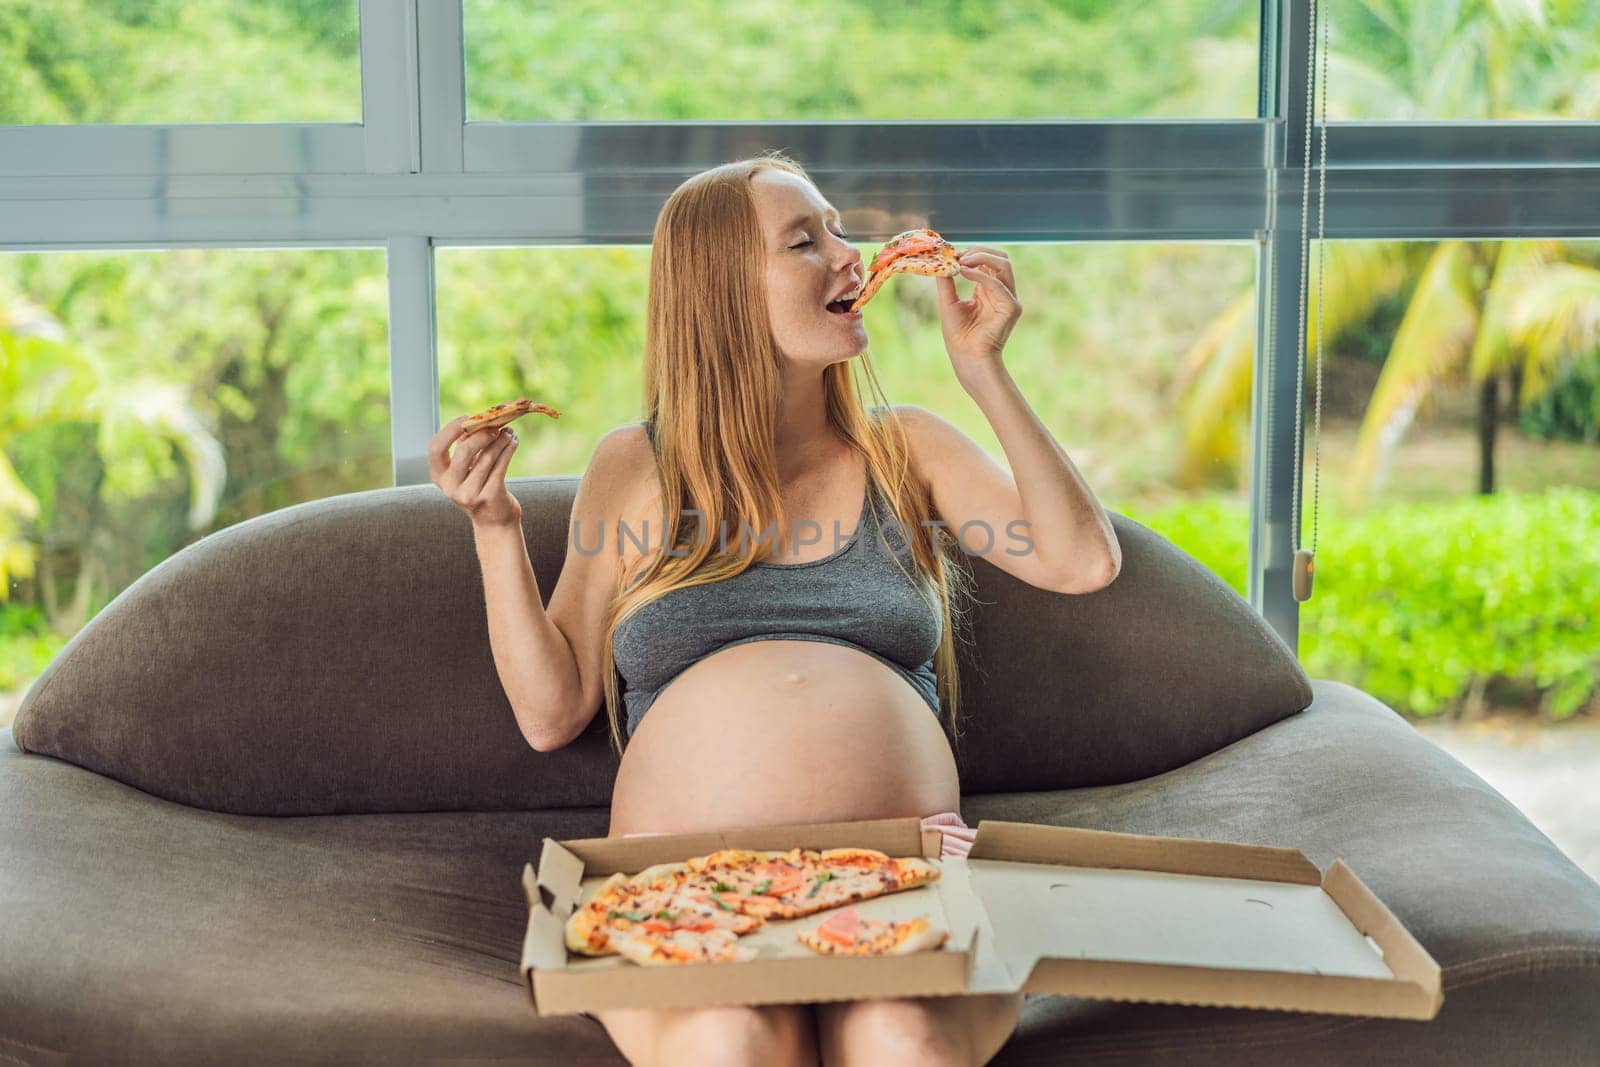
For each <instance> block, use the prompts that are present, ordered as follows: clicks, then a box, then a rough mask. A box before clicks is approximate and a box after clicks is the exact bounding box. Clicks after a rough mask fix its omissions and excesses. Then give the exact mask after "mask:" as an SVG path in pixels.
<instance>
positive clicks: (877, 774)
mask: <svg viewBox="0 0 1600 1067" xmlns="http://www.w3.org/2000/svg"><path fill="white" fill-rule="evenodd" d="M960 262H961V264H962V267H961V273H962V275H963V276H965V277H966V278H968V279H970V280H971V281H972V282H973V283H974V285H975V288H974V291H973V294H972V297H971V298H970V299H967V300H961V299H958V297H957V293H956V286H955V280H954V279H953V278H950V277H939V278H936V279H935V284H936V285H937V287H938V296H939V315H940V320H941V323H942V327H943V334H944V341H945V347H946V349H947V351H948V354H949V357H950V365H951V367H953V369H954V371H955V375H956V377H957V379H958V381H959V382H960V384H961V385H962V386H963V387H964V389H965V390H966V392H967V394H968V395H969V396H970V397H971V398H972V400H973V401H974V402H975V403H976V404H977V406H978V407H979V409H980V410H981V411H982V412H983V414H984V416H985V417H986V418H987V419H988V420H989V423H990V425H992V426H993V427H994V430H995V433H996V435H997V437H998V438H999V441H1000V444H1001V446H1002V447H1003V448H1004V449H1005V453H1006V458H1007V459H1008V460H1009V461H1010V465H1011V471H1012V472H1014V473H1015V477H1014V478H1013V475H1012V473H1009V472H1008V471H1007V470H1005V469H1004V468H1003V467H1001V466H1000V465H999V464H997V463H995V462H994V461H993V460H991V459H990V458H989V457H988V455H987V454H986V453H984V452H983V451H982V449H981V448H979V446H978V445H977V444H976V443H975V442H973V441H972V440H971V439H970V438H968V437H967V436H966V435H965V434H963V433H962V432H961V431H959V430H958V429H957V428H956V427H955V426H953V425H952V424H950V423H949V422H947V421H945V420H944V419H943V418H941V417H939V416H938V415H936V414H934V413H932V412H930V411H927V410H924V409H922V408H918V407H914V406H910V405H900V406H895V407H889V406H887V405H883V406H877V407H873V408H871V409H870V410H869V409H867V408H865V407H864V406H863V405H862V403H861V401H860V399H859V395H858V393H857V391H856V389H855V386H854V384H853V382H852V378H851V375H850V363H851V360H852V359H853V358H854V357H856V356H859V355H861V354H862V353H863V351H864V349H865V348H866V345H867V334H866V329H865V327H864V325H863V323H862V318H861V314H860V312H850V311H848V310H842V309H847V308H848V305H849V301H845V302H844V303H843V304H841V303H840V298H841V297H848V296H852V295H854V294H855V293H857V292H859V291H860V288H861V286H862V283H863V282H864V281H865V279H864V277H863V269H862V263H861V257H860V255H859V254H858V253H857V252H856V250H855V249H854V248H853V247H852V246H851V245H850V243H849V241H848V240H847V238H846V235H845V233H844V231H843V229H842V227H841V224H840V219H839V216H838V213H837V212H836V211H834V209H833V208H832V207H831V206H830V205H829V204H828V202H827V201H826V200H825V199H824V198H823V197H822V195H821V194H820V193H819V192H818V191H817V189H816V187H815V186H814V185H813V184H812V183H811V181H810V179H809V177H808V176H807V175H806V173H805V171H804V170H803V169H801V167H800V166H799V165H797V164H796V163H794V162H793V161H792V160H790V159H789V158H787V157H785V156H783V155H780V154H777V153H769V154H767V155H764V156H760V157H756V158H753V159H746V160H742V161H739V162H735V163H729V164H725V165H723V166H719V167H715V168H713V169H711V170H708V171H705V172H703V173H701V174H698V175H696V176H694V177H693V178H690V179H689V180H688V181H686V182H684V183H683V184H682V185H681V186H680V187H679V188H678V189H677V190H676V191H675V192H674V193H673V194H672V195H671V197H670V198H668V200H667V202H666V204H665V206H664V207H663V208H662V210H661V214H660V217H659V219H658V221H657V224H656V228H655V234H654V239H653V246H652V250H651V260H650V289H649V309H648V310H649V326H648V331H647V336H646V353H645V363H644V381H645V397H644V400H645V403H644V410H645V412H646V414H647V418H646V419H645V420H644V422H642V423H635V424H629V425H625V426H621V427H618V428H616V429H613V430H612V431H610V432H609V433H608V434H606V435H605V437H603V438H602V439H601V441H600V442H599V444H598V445H597V447H596V449H595V452H594V455H593V457H592V459H591V460H590V463H589V467H588V469H587V471H586V472H585V473H584V476H583V479H582V481H581V483H580V484H579V486H578V490H577V496H576V498H575V500H574V503H573V514H572V523H573V526H572V536H571V540H570V541H569V543H568V546H567V553H566V560H565V564H564V566H563V568H562V570H561V575H560V578H559V580H558V582H557V585H556V588H555V590H554V592H553V593H552V595H551V599H550V604H549V606H548V608H546V607H545V606H544V605H543V604H542V603H541V602H540V598H539V592H538V587H537V585H536V584H535V581H534V574H533V569H532V566H531V564H530V562H529V558H528V554H527V549H526V545H525V543H524V541H523V535H522V526H521V508H520V506H519V505H518V503H517V501H516V499H515V498H514V497H513V496H512V495H511V494H510V492H509V491H508V490H507V489H506V487H505V470H506V467H507V465H508V464H509V462H510V457H511V455H512V453H513V452H514V451H515V448H516V444H517V437H516V434H515V433H514V432H511V430H510V428H509V427H506V428H504V429H502V430H501V431H498V432H496V431H480V432H478V433H475V434H471V435H467V436H461V434H460V431H459V424H460V422H461V419H460V418H457V419H454V420H452V421H450V422H449V423H446V424H445V426H444V427H443V429H441V430H440V431H439V433H438V435H436V436H435V437H434V439H433V441H432V442H431V444H430V446H429V461H430V467H431V470H432V474H433V480H434V481H435V482H436V483H437V484H438V485H439V486H440V488H441V489H443V490H444V492H445V494H446V495H447V496H448V497H449V498H450V499H451V500H452V501H453V502H454V503H456V504H457V505H458V506H460V507H461V508H462V509H463V510H465V511H466V512H467V514H468V515H470V516H471V518H472V523H473V531H474V538H475V542H476V545H477V550H478V555H479V559H480V562H481V564H482V570H483V580H484V597H485V601H486V605H487V609H488V617H489V618H488V623H489V638H490V645H491V648H492V651H493V654H494V661H495V666H496V668H497V670H498V672H499V675H500V679H501V682H502V684H503V685H504V687H505V690H506V694H507V697H508V699H509V701H510V703H511V706H512V707H513V709H514V710H515V712H516V716H517V722H518V724H519V725H520V727H521V729H522V732H523V734H524V736H525V737H526V738H527V740H528V743H529V744H530V745H532V746H533V747H534V748H535V749H538V750H539V751H541V752H549V751H551V750H553V749H558V748H560V747H562V746H563V745H566V744H568V743H569V742H571V741H572V740H573V739H574V738H576V737H578V736H579V735H580V734H582V733H583V732H584V730H585V729H586V727H587V726H588V725H589V723H590V722H591V721H592V720H593V718H594V716H595V715H596V714H599V713H601V712H604V714H605V715H606V716H607V718H608V719H609V722H610V728H611V736H612V739H613V742H614V744H615V745H616V747H617V748H618V749H619V750H620V752H621V764H620V766H619V768H618V770H617V777H616V785H615V790H614V792H613V794H612V802H611V828H610V834H611V836H613V837H616V836H622V835H626V834H645V833H683V832H689V831H697V830H713V829H724V828H731V827H741V826H762V825H777V824H783V823H801V822H824V821H834V820H852V819H872V818H888V817H895V816H906V815H917V816H922V817H923V819H924V822H925V823H926V824H928V825H934V826H938V827H939V828H940V829H941V831H943V832H944V833H945V834H946V835H947V836H946V838H945V851H946V853H947V854H950V853H963V852H964V851H965V850H966V848H967V847H969V842H970V841H971V831H970V830H969V829H967V828H966V826H965V824H964V823H963V822H962V820H961V816H960V814H959V807H960V799H961V791H960V784H959V782H958V781H957V777H956V765H955V760H954V758H953V752H952V744H953V743H954V741H955V740H956V738H957V737H958V736H959V735H958V732H957V731H956V728H955V724H956V721H957V710H958V705H959V695H958V693H957V690H956V686H955V658H954V646H953V644H952V640H951V638H952V629H953V626H952V622H953V620H954V619H959V618H960V611H959V608H958V607H957V608H954V609H953V606H952V605H953V601H954V600H955V599H956V597H955V596H954V595H953V594H959V593H961V592H962V590H963V589H964V585H963V582H962V573H963V572H962V565H961V564H960V562H959V561H958V560H957V559H956V557H955V554H954V550H955V548H960V549H961V551H962V552H963V553H966V554H973V555H982V556H983V558H985V559H987V560H988V561H989V562H990V563H992V564H994V565H995V566H997V567H999V568H1001V569H1002V570H1005V571H1007V572H1008V573H1010V574H1012V575H1014V576H1016V577H1017V578H1019V579H1020V580H1022V581H1025V582H1028V583H1030V584H1032V585H1035V586H1038V587H1040V588H1042V589H1049V590H1053V591H1056V592H1060V593H1069V594H1077V593H1087V592H1092V591H1094V590H1097V589H1100V588H1102V587H1104V586H1105V585H1107V584H1109V583H1110V582H1111V581H1112V580H1113V579H1114V578H1115V577H1116V574H1117V572H1118V570H1119V568H1120V566H1121V555H1120V550H1119V548H1118V546H1117V542H1116V537H1115V534H1114V533H1113V531H1112V527H1111V523H1110V520H1109V519H1108V517H1107V516H1106V514H1105V512H1104V511H1103V510H1102V509H1101V507H1100V505H1099V504H1098V502H1097V501H1096V500H1095V497H1094V494H1093V493H1092V491H1091V490H1090V489H1089V487H1088V486H1087V485H1086V484H1085V483H1084V481H1083V479H1082V477H1081V476H1080V475H1079V473H1078V471H1077V469H1076V468H1075V467H1074V466H1073V464H1072V462H1071V461H1070V460H1069V459H1068V458H1067V455H1066V453H1065V452H1064V451H1063V450H1062V449H1061V447H1060V446H1059V445H1057V444H1056V442H1055V440H1054V439H1053V438H1052V437H1051V435H1050V433H1049V432H1048V431H1047V430H1046V429H1045V427H1044V426H1043V425H1042V424H1041V423H1040V421H1039V420H1038V418H1037V417H1036V416H1035V414H1034V413H1033V411H1032V409H1031V408H1030V407H1029V406H1028V404H1027V402H1026V400H1025V399H1024V398H1023V396H1022V394H1021V393H1020V392H1019V390H1018V388H1017V386H1016V384H1015V382H1014V381H1013V380H1012V379H1011V377H1010V375H1009V373H1008V372H1007V370H1006V368H1005V366H1004V364H1003V363H1002V361H1001V352H1002V349H1003V347H1004V345H1005V342H1006V339H1007V337H1008V336H1009V335H1010V333H1011V329H1012V326H1013V325H1014V324H1015V323H1016V321H1017V319H1018V317H1019V316H1020V314H1021V311H1022V308H1021V305H1020V304H1019V303H1018V300H1017V297H1016V282H1015V279H1014V277H1013V272H1012V266H1011V262H1010V260H1009V259H1008V258H1007V256H1006V255H1005V253H1003V252H1001V251H999V250H998V249H994V248H986V247H981V246H980V247H974V248H970V249H967V250H965V251H964V252H962V253H961V254H960ZM862 365H863V368H864V369H865V370H866V372H867V376H868V377H869V379H872V388H873V391H874V392H875V393H879V392H880V390H878V388H877V385H876V379H875V378H872V375H871V367H870V365H869V364H867V363H866V361H865V359H863V360H862ZM930 372H931V369H930ZM452 445H454V446H455V450H454V453H453V454H452V453H451V451H450V449H451V446H452ZM669 502H670V505H669ZM941 525H947V526H948V528H949V529H950V530H952V531H956V532H957V538H958V540H957V543H956V544H955V545H951V544H950V543H949V542H950V540H951V539H950V538H949V536H948V535H946V534H943V533H941ZM617 673H620V675H621V681H622V683H623V684H622V685H621V686H619V685H618V684H617V678H616V674H617ZM1021 1005H1022V996H1021V995H1020V994H1009V995H982V996H955V997H932V998H885V999H877V1000H860V1001H847V1002H835V1003H819V1004H814V1005H813V1004H778V1005H757V1006H749V1007H718V1008H708V1009H689V1010H662V1011H648V1010H613V1011H601V1012H598V1013H597V1018H598V1020H599V1021H600V1023H601V1024H602V1025H603V1026H604V1027H605V1028H606V1030H607V1031H608V1032H609V1033H610V1035H611V1037H612V1039H613V1040H614V1041H615V1042H616V1044H617V1046H618V1048H619V1049H620V1050H621V1051H622V1053H623V1054H624V1055H625V1056H626V1057H627V1058H628V1059H629V1060H630V1061H631V1062H633V1063H651V1064H655V1063H662V1064H675V1063H762V1064H816V1063H818V1062H822V1063H827V1064H834V1063H848V1064H855V1063H859V1064H877V1063H890V1062H900V1063H917V1064H978V1063H985V1062H987V1061H988V1060H989V1059H990V1058H991V1057H992V1056H993V1055H994V1054H995V1053H996V1052H997V1051H998V1050H999V1049H1000V1047H1001V1046H1002V1045H1003V1044H1004V1043H1005V1041H1006V1039H1007V1037H1008V1036H1009V1035H1010V1034H1011V1032H1012V1030H1013V1028H1014V1027H1015V1025H1016V1022H1017V1018H1018V1016H1019V1014H1020V1011H1021Z"/></svg>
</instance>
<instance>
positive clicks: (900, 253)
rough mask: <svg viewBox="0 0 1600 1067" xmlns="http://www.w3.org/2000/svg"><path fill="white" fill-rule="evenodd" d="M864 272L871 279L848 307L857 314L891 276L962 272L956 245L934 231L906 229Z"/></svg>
mask: <svg viewBox="0 0 1600 1067" xmlns="http://www.w3.org/2000/svg"><path fill="white" fill-rule="evenodd" d="M867 270H868V271H870V272H871V277H869V278H868V279H867V284H866V285H865V286H863V287H862V290H861V295H860V296H858V297H856V302H855V303H854V304H851V305H850V310H851V311H860V310H861V308H862V306H863V305H865V304H866V302H867V301H868V300H871V299H872V298H873V296H874V295H875V294H876V293H877V292H878V290H879V289H881V288H882V287H883V283H884V282H886V281H888V280H889V278H890V276H891V275H895V274H931V275H936V276H943V277H946V278H954V277H957V276H958V275H959V274H960V273H961V264H960V263H959V262H958V261H957V260H956V248H955V245H953V244H951V243H950V242H949V241H946V240H945V239H944V238H943V237H940V236H939V235H938V234H937V233H935V232H934V231H932V230H907V231H906V232H905V233H902V234H900V235H899V236H898V237H895V238H894V239H893V240H891V241H890V242H889V243H888V244H886V245H884V246H883V247H882V248H880V249H879V250H878V254H877V255H875V256H873V257H872V262H871V263H870V264H868V266H867Z"/></svg>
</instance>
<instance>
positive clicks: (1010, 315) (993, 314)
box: [934, 245, 1022, 382]
mask: <svg viewBox="0 0 1600 1067" xmlns="http://www.w3.org/2000/svg"><path fill="white" fill-rule="evenodd" d="M956 258H957V260H958V261H959V262H960V264H961V276H962V277H963V278H969V279H971V281H972V282H973V289H972V296H971V297H970V298H969V299H966V300H957V299H956V280H955V279H954V278H946V277H942V276H941V277H937V278H935V279H934V281H935V282H936V283H937V284H938V286H939V324H940V326H941V327H942V328H943V330H944V347H945V350H946V351H947V352H949V353H950V363H951V365H952V366H954V367H955V369H956V377H957V378H959V379H961V380H962V381H963V382H964V381H966V380H967V379H968V378H969V377H972V376H975V375H982V374H986V373H989V372H992V371H996V370H999V369H1001V363H1000V353H1001V350H1003V349H1004V348H1005V345H1006V338H1008V337H1010V336H1011V328H1012V327H1013V326H1015V325H1016V324H1017V319H1018V318H1020V317H1021V315H1022V304H1021V303H1020V302H1019V301H1018V300H1017V282H1016V275H1015V274H1014V273H1013V272H1012V269H1011V260H1010V258H1009V257H1008V256H1007V255H1006V254H1005V253H1004V252H1002V251H1000V249H998V248H988V247H986V246H984V245H974V246H972V247H971V248H968V249H966V250H964V251H962V252H960V253H958V254H957V256H956Z"/></svg>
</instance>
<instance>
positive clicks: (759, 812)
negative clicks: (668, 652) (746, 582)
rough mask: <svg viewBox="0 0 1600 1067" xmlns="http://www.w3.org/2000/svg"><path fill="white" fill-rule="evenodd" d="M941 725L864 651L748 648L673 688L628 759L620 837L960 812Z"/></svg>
mask: <svg viewBox="0 0 1600 1067" xmlns="http://www.w3.org/2000/svg"><path fill="white" fill-rule="evenodd" d="M960 800H961V787H960V783H959V782H958V780H957V777H956V767H955V760H954V759H953V758H952V756H951V753H950V745H949V742H948V741H946V740H945V736H944V731H943V729H942V728H941V727H940V725H939V721H938V720H937V719H935V718H934V715H933V711H932V709H930V708H929V707H928V704H927V702H926V701H924V700H923V699H922V698H921V697H920V696H919V695H917V692H916V690H914V689H913V688H912V687H911V685H910V684H909V683H908V682H907V681H906V680H905V679H904V678H901V677H900V676H899V675H898V674H896V673H895V672H894V671H893V670H891V669H890V668H889V667H888V666H886V665H885V664H883V663H881V662H879V661H878V660H876V659H874V658H873V657H872V656H869V655H867V654H866V653H865V652H861V651H859V650H857V649H852V648H847V647H845V646H843V645H836V644H832V643H827V642H821V641H795V640H767V641H752V642H750V643H748V644H743V645H734V646H733V647H731V648H726V649H723V650H722V651H721V652H717V653H714V654H713V655H711V656H708V657H707V658H705V659H703V660H701V661H700V662H699V663H696V664H695V665H694V666H692V667H690V668H689V669H688V670H686V671H684V672H683V673H682V674H680V675H679V676H678V677H677V678H675V679H673V680H672V681H671V682H669V683H668V684H667V686H666V688H665V689H663V690H662V691H661V694H660V695H659V696H658V697H657V698H656V700H655V702H654V703H652V704H651V705H650V709H649V711H648V712H647V713H646V714H645V717H644V719H643V720H642V721H641V722H640V723H639V728H638V729H637V730H635V731H634V733H633V737H632V738H631V739H630V740H629V741H628V745H627V747H626V748H625V749H624V750H623V755H622V765H621V766H620V767H619V768H618V769H617V780H616V786H615V789H614V791H613V793H612V796H611V831H610V833H611V836H612V837H620V836H622V835H623V834H627V833H637V832H655V833H688V832H692V831H697V830H720V829H725V828H730V827H738V826H774V825H780V824H783V823H801V822H832V821H838V820H847V819H880V818H890V817H893V816H902V815H919V816H920V815H927V814H930V813H932V812H936V811H951V810H956V809H957V808H958V807H959V805H960Z"/></svg>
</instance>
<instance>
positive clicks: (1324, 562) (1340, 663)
mask: <svg viewBox="0 0 1600 1067" xmlns="http://www.w3.org/2000/svg"><path fill="white" fill-rule="evenodd" d="M1324 504H1326V502H1324ZM1127 515H1128V517H1129V518H1132V519H1134V520H1136V521H1138V522H1140V523H1142V524H1144V525H1146V526H1149V527H1150V528H1152V529H1154V530H1157V531H1159V532H1160V533H1161V534H1162V536H1164V537H1166V538H1168V539H1169V540H1171V541H1172V542H1173V543H1174V544H1176V545H1177V546H1178V547H1179V548H1181V549H1183V550H1184V551H1185V552H1187V553H1188V554H1189V555H1191V556H1193V557H1194V558H1195V559H1197V560H1198V561H1200V562H1201V563H1203V564H1205V565H1206V566H1207V567H1208V568H1209V569H1210V570H1212V571H1213V572H1214V573H1216V574H1217V576H1218V577H1220V578H1221V579H1223V581H1225V582H1227V583H1228V584H1229V585H1230V586H1232V587H1233V590H1234V591H1235V592H1236V593H1238V594H1239V595H1240V596H1241V597H1243V596H1244V595H1245V592H1246V590H1245V574H1246V567H1247V565H1248V559H1247V557H1248V551H1249V546H1248V537H1249V512H1248V508H1247V507H1246V505H1245V504H1243V503H1242V502H1238V501H1234V500H1231V499H1227V498H1213V499H1210V500H1201V501H1195V502H1193V503H1184V504H1177V505H1173V506H1171V507H1167V508H1161V509H1151V510H1145V509H1129V510H1128V512H1127ZM1320 528H1321V533H1322V535H1323V536H1322V537H1321V538H1319V542H1318V545H1317V548H1316V575H1317V576H1316V581H1315V583H1314V585H1313V587H1312V595H1311V599H1310V600H1308V601H1306V602H1305V603H1304V604H1303V605H1301V608H1300V649H1299V652H1300V662H1301V665H1302V666H1303V667H1304V668H1305V671H1306V673H1307V674H1309V675H1310V676H1311V677H1313V678H1332V679H1335V680H1337V681H1341V682H1346V683H1348V684H1350V685H1353V686H1356V687H1358V688H1360V689H1364V690H1366V691H1367V692H1368V693H1371V694H1372V695H1373V696H1375V697H1377V698H1378V699H1379V700H1381V701H1383V702H1384V703H1385V704H1388V705H1389V706H1390V707H1392V708H1395V709H1396V710H1399V711H1402V712H1404V713H1406V714H1409V715H1413V716H1416V717H1426V716H1430V715H1436V714H1439V713H1441V712H1443V711H1445V710H1447V709H1451V708H1453V707H1454V706H1456V705H1459V704H1460V703H1461V702H1463V701H1464V700H1465V699H1466V697H1467V695H1468V693H1469V691H1470V690H1471V689H1472V688H1473V687H1474V686H1480V687H1481V686H1485V685H1487V684H1488V683H1490V682H1496V683H1506V685H1505V688H1507V689H1508V690H1517V689H1521V690H1523V691H1532V692H1536V693H1539V694H1540V695H1541V697H1540V704H1541V708H1542V710H1543V713H1544V714H1545V715H1546V716H1548V717H1549V718H1552V719H1562V718H1566V717H1568V716H1571V715H1573V714H1575V713H1576V712H1578V711H1579V710H1580V709H1582V708H1583V707H1584V706H1585V704H1586V703H1589V704H1590V706H1591V707H1593V703H1591V702H1597V703H1600V692H1597V690H1600V677H1597V672H1596V664H1597V663H1600V627H1597V626H1595V624H1594V613H1595V606H1596V605H1597V604H1600V494H1596V493H1593V492H1589V491H1586V490H1583V489H1577V488H1572V487H1557V488H1551V489H1548V490H1546V491H1544V492H1542V493H1515V492H1501V493H1497V494H1495V495H1493V496H1487V497H1476V496H1469V497H1463V498H1462V499H1460V500H1456V501H1451V502H1449V503H1445V504H1417V505H1391V506H1388V507H1385V508H1384V509H1383V511H1382V512H1381V513H1373V514H1367V515H1354V516H1351V515H1343V514H1340V513H1339V512H1338V511H1337V510H1336V507H1325V508H1324V510H1323V512H1322V515H1321V519H1320ZM1306 529H1307V533H1308V536H1307V538H1306V539H1305V541H1304V544H1305V545H1306V546H1309V544H1310V538H1309V529H1310V527H1309V524H1307V526H1306Z"/></svg>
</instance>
